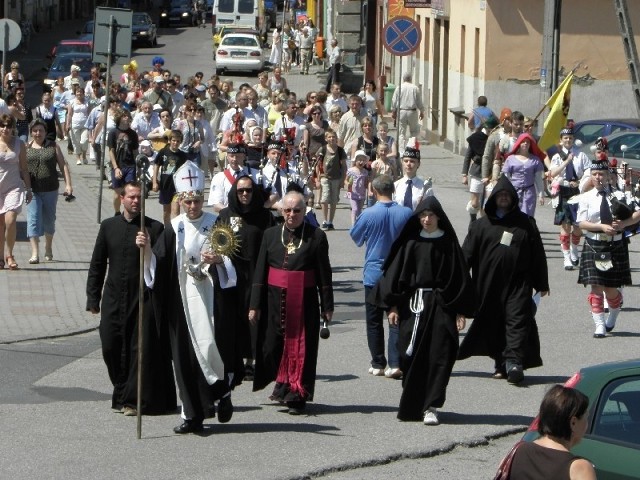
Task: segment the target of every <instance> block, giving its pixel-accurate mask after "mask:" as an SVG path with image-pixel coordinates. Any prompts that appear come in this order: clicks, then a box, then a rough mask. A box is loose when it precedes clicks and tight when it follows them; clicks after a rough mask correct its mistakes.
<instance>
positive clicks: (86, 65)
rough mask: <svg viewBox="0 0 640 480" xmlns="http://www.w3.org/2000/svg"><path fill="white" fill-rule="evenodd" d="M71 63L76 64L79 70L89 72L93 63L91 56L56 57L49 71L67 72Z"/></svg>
mask: <svg viewBox="0 0 640 480" xmlns="http://www.w3.org/2000/svg"><path fill="white" fill-rule="evenodd" d="M71 65H78V66H79V67H80V71H81V72H90V71H91V67H92V66H93V63H92V62H91V58H74V57H62V58H61V57H57V58H56V61H55V62H53V65H51V71H52V72H65V73H67V74H68V73H69V72H70V71H71Z"/></svg>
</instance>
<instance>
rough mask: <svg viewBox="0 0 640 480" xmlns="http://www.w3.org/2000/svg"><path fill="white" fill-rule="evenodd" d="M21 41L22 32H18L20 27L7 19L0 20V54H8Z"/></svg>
mask: <svg viewBox="0 0 640 480" xmlns="http://www.w3.org/2000/svg"><path fill="white" fill-rule="evenodd" d="M21 40H22V32H21V31H20V25H18V24H17V23H16V22H14V21H13V20H9V19H8V18H2V19H0V52H4V51H7V52H10V51H11V50H13V49H14V48H16V47H17V46H18V45H20V41H21ZM5 44H6V50H5Z"/></svg>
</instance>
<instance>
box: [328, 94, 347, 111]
mask: <svg viewBox="0 0 640 480" xmlns="http://www.w3.org/2000/svg"><path fill="white" fill-rule="evenodd" d="M334 105H338V106H339V107H340V110H342V113H345V112H346V111H347V110H349V105H347V101H346V100H345V99H344V98H342V97H338V98H333V96H330V97H329V98H327V101H326V102H325V104H324V107H325V110H326V111H327V112H329V111H330V110H331V107H333V106H334Z"/></svg>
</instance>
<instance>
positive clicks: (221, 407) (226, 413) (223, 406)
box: [218, 395, 233, 423]
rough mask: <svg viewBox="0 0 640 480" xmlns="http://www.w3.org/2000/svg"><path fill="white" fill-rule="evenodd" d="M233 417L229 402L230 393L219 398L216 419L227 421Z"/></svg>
mask: <svg viewBox="0 0 640 480" xmlns="http://www.w3.org/2000/svg"><path fill="white" fill-rule="evenodd" d="M231 417H233V403H231V395H227V396H226V397H223V398H221V399H220V403H218V421H219V422H220V423H227V422H228V421H229V420H231Z"/></svg>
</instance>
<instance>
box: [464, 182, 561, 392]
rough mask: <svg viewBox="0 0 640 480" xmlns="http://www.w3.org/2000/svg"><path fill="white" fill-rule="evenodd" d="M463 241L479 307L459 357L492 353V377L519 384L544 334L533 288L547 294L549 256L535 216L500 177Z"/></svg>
mask: <svg viewBox="0 0 640 480" xmlns="http://www.w3.org/2000/svg"><path fill="white" fill-rule="evenodd" d="M485 213H486V215H485V216H484V217H482V218H481V219H479V220H477V221H475V222H473V223H472V224H471V226H470V229H469V233H468V235H467V238H466V239H465V241H464V244H463V245H462V250H463V251H464V254H465V257H466V260H467V263H468V265H469V266H470V267H471V277H472V279H473V282H474V284H475V290H476V297H477V299H478V310H477V312H476V314H475V316H474V320H473V322H472V324H471V327H470V328H469V331H468V332H467V335H466V336H465V338H464V340H463V341H462V344H461V345H460V351H459V353H458V358H459V359H464V358H468V357H471V356H476V355H477V356H483V355H486V356H489V357H491V358H493V359H494V361H495V373H494V374H493V377H494V378H505V377H506V378H507V380H508V381H509V383H519V382H521V381H522V380H523V378H524V373H523V369H527V368H533V367H539V366H541V365H542V359H541V358H540V339H539V337H538V327H537V325H536V321H535V310H536V306H535V303H534V301H533V299H532V296H533V294H534V291H535V292H539V293H540V294H541V296H545V295H547V294H548V293H549V279H548V275H547V258H546V255H545V252H544V246H543V244H542V239H541V237H540V232H539V231H538V227H537V225H536V222H535V220H534V219H533V217H530V216H528V215H526V214H525V213H522V212H521V211H520V209H519V208H518V194H517V192H516V189H515V188H514V187H513V185H512V184H511V182H510V181H509V179H508V178H506V177H505V176H502V177H500V179H499V180H498V182H497V183H496V186H495V187H494V189H493V191H492V193H491V196H490V197H489V199H488V200H487V203H486V205H485Z"/></svg>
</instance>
